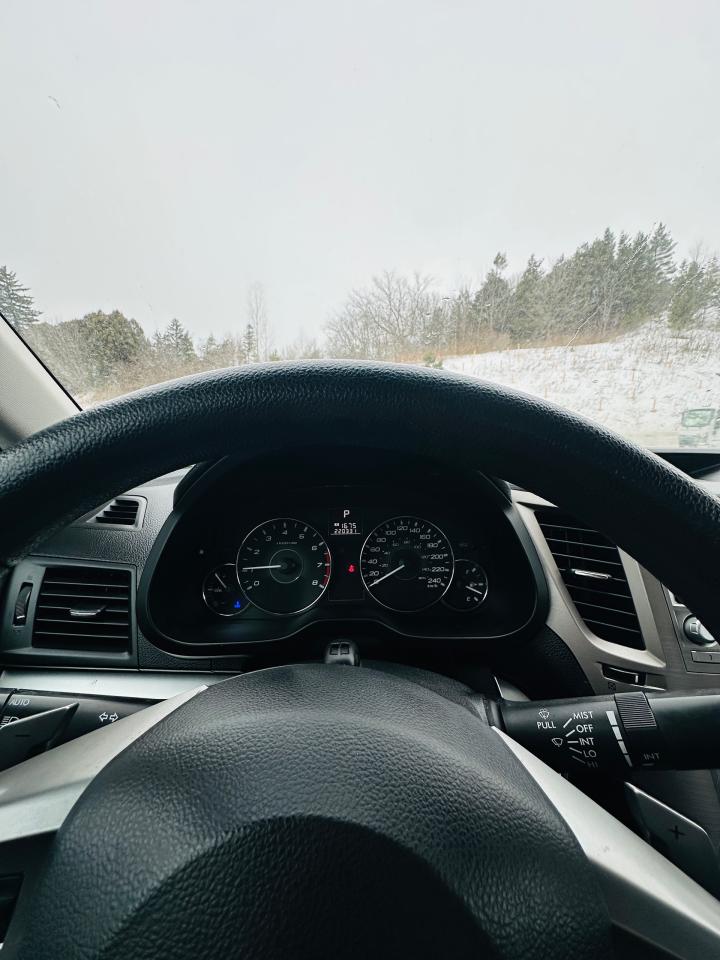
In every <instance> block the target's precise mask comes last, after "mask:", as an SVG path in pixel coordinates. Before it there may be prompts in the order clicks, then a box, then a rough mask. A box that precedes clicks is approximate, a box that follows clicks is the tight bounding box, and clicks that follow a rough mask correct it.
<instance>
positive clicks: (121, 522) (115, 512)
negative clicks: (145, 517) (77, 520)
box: [88, 497, 145, 529]
mask: <svg viewBox="0 0 720 960" xmlns="http://www.w3.org/2000/svg"><path fill="white" fill-rule="evenodd" d="M144 504H145V501H144V500H143V499H141V498H140V497H116V498H115V499H114V500H111V501H110V503H108V504H106V506H104V507H103V508H102V510H101V511H100V512H99V513H96V514H94V515H93V516H92V517H91V518H90V520H89V521H88V523H92V524H96V523H100V524H104V525H107V526H112V527H123V528H131V529H136V528H137V527H139V526H140V525H141V522H142V513H141V508H142V507H143V506H144Z"/></svg>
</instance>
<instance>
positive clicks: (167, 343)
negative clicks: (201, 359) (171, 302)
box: [154, 317, 197, 365]
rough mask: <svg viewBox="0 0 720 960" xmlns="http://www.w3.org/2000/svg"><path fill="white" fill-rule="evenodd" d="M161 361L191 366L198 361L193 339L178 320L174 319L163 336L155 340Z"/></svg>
mask: <svg viewBox="0 0 720 960" xmlns="http://www.w3.org/2000/svg"><path fill="white" fill-rule="evenodd" d="M154 342H155V349H156V351H157V353H158V354H159V355H160V357H161V359H163V360H165V361H169V362H170V363H174V364H176V365H190V364H192V362H193V361H194V360H196V359H197V354H196V353H195V347H194V345H193V342H192V337H191V336H190V334H189V333H188V331H187V330H186V329H185V327H184V326H183V325H182V323H180V321H179V320H178V319H177V318H175V317H174V318H173V319H172V320H171V321H170V323H168V325H167V327H166V328H165V330H164V331H163V332H162V333H161V334H156V335H155V338H154Z"/></svg>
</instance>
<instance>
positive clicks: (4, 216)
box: [0, 0, 720, 343]
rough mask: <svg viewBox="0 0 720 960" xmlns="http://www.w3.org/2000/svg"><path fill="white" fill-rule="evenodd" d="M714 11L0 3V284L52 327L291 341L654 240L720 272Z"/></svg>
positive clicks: (424, 1)
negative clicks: (368, 290)
mask: <svg viewBox="0 0 720 960" xmlns="http://www.w3.org/2000/svg"><path fill="white" fill-rule="evenodd" d="M719 49H720V3H717V2H716V0H708V2H699V0H698V2H692V0H690V2H688V0H676V2H672V3H668V2H662V0H647V2H628V0H620V2H612V0H598V2H579V0H568V2H555V0H546V2H538V0H528V2H500V0H495V2H493V3H484V2H481V0H468V2H460V0H437V2H435V0H433V2H430V0H404V2H393V0H379V2H376V0H361V2H354V3H348V2H343V0H323V2H315V0H301V2H286V3H279V2H271V0H265V2H253V3H243V2H233V0H228V2H223V0H203V2H193V3H187V2H186V3H181V2H178V0H163V2H160V0H141V2H136V0H132V2H131V0H123V2H114V3H109V2H98V0H86V2H76V0H72V2H71V0H62V2H58V0H49V2H34V0H18V2H14V0H13V2H11V0H2V5H1V6H0V104H1V113H2V127H1V128H0V129H1V130H2V139H1V143H0V264H2V263H6V264H7V265H8V267H10V268H11V269H14V270H16V271H17V273H18V276H19V278H20V279H21V280H22V281H23V282H24V283H25V284H26V285H27V286H28V287H30V288H31V290H32V292H33V294H34V295H35V298H36V301H37V303H38V305H39V307H40V308H41V309H42V311H43V312H44V314H45V316H46V318H50V319H53V318H58V319H68V318H70V317H73V316H78V315H81V314H82V313H85V312H87V311H89V310H92V309H97V308H102V309H106V310H107V309H111V308H114V307H118V308H120V309H121V310H123V311H124V312H125V313H126V314H128V315H131V316H134V317H136V318H137V319H138V320H139V321H141V323H142V324H143V325H144V327H145V328H146V330H147V331H148V332H149V333H152V332H153V331H154V330H155V329H157V328H158V327H162V326H164V325H165V324H166V323H167V321H168V320H169V319H170V318H171V317H173V316H177V317H179V318H180V319H181V320H182V321H183V322H184V323H185V324H186V325H187V326H188V327H189V328H190V329H191V330H192V331H193V333H194V334H196V335H198V336H202V335H203V334H204V333H206V332H208V331H209V330H210V329H214V330H215V331H216V332H223V331H225V330H228V329H230V328H232V327H233V326H234V325H239V324H241V323H242V322H243V313H244V301H245V292H246V288H247V286H248V285H249V284H250V283H253V282H261V283H262V284H264V286H265V288H266V291H267V298H268V305H269V311H270V319H271V323H272V326H273V330H274V333H275V339H276V341H278V342H281V343H282V342H284V341H286V340H288V339H290V338H291V337H292V335H293V333H294V332H296V331H297V330H299V329H300V328H303V329H304V330H305V332H306V333H312V332H315V331H317V330H319V328H320V327H321V325H322V323H323V322H324V321H325V320H326V319H327V318H328V316H329V315H330V314H331V313H332V311H333V309H334V308H336V307H337V306H338V305H339V304H341V303H342V301H343V299H344V297H345V295H346V294H347V292H348V291H349V290H350V289H351V288H352V287H353V286H357V285H362V284H365V283H366V282H368V281H369V279H370V278H371V276H372V275H373V273H376V272H378V271H380V270H383V269H385V268H391V269H392V268H394V269H397V270H400V271H412V270H419V271H422V272H429V273H431V274H433V275H434V276H435V277H436V278H437V280H438V285H439V286H441V287H443V288H444V289H446V290H447V291H452V290H453V289H456V288H457V286H458V285H459V284H460V283H461V282H462V281H463V280H470V281H472V280H474V279H476V278H478V277H479V276H481V275H482V273H483V272H484V271H485V270H486V269H487V268H488V266H489V265H490V263H491V261H492V258H493V256H494V254H495V252H496V251H497V250H499V249H500V250H504V251H506V252H507V254H508V257H509V261H510V268H511V270H512V271H519V270H521V269H522V267H523V265H524V262H525V260H526V259H527V257H528V256H529V254H530V253H533V252H534V253H535V254H537V255H538V256H541V257H545V258H547V259H548V260H551V259H552V258H554V257H556V256H557V255H559V254H560V253H562V252H564V251H565V252H568V251H571V250H572V249H573V248H574V247H575V246H576V245H577V244H578V243H580V242H582V241H583V240H586V239H589V238H591V237H592V236H594V235H596V234H598V233H600V232H602V230H603V228H604V227H605V226H606V225H611V226H612V227H613V228H615V229H616V230H620V229H623V228H624V229H627V230H630V231H635V230H637V229H649V228H650V227H651V226H652V225H653V224H654V223H656V222H657V221H658V220H663V221H665V222H666V223H667V224H668V225H669V227H670V229H671V230H672V232H673V234H674V236H675V237H676V238H677V240H678V242H679V245H680V248H681V249H682V250H687V249H689V248H690V247H691V246H692V245H693V244H694V243H696V242H697V241H704V242H705V243H706V244H707V245H708V247H710V248H714V249H720V121H719V120H718V117H719V116H720V103H719V102H718V101H719V100H720V56H719V52H718V51H719Z"/></svg>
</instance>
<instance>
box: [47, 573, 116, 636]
mask: <svg viewBox="0 0 720 960" xmlns="http://www.w3.org/2000/svg"><path fill="white" fill-rule="evenodd" d="M131 616H132V580H131V576H130V571H129V570H116V569H113V568H111V567H79V566H77V567H76V566H63V567H59V566H58V567H47V568H46V570H45V576H44V577H43V582H42V585H41V587H40V594H39V596H38V601H37V605H36V607H35V619H34V622H33V641H32V642H33V646H35V647H46V648H50V649H53V650H58V649H62V650H103V651H108V652H118V651H126V650H129V649H130V637H131V632H130V631H131Z"/></svg>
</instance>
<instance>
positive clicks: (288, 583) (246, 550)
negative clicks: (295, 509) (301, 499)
mask: <svg viewBox="0 0 720 960" xmlns="http://www.w3.org/2000/svg"><path fill="white" fill-rule="evenodd" d="M237 576H238V580H239V582H240V586H241V587H242V590H243V593H244V594H245V596H246V597H247V599H248V600H250V601H251V602H252V603H254V604H255V606H256V607H259V608H260V610H263V611H265V612H266V613H278V614H284V615H285V616H289V615H290V614H292V613H301V612H302V611H303V610H307V608H308V607H311V606H312V605H313V604H314V603H317V601H318V600H319V599H320V597H321V596H322V595H323V593H324V592H325V588H326V587H327V585H328V582H329V580H330V551H329V550H328V546H327V544H326V543H325V541H324V540H323V538H322V537H321V536H320V534H319V533H318V532H317V530H316V529H315V528H314V527H311V526H310V524H308V523H303V522H302V520H292V519H290V518H287V517H284V518H280V519H277V520H268V521H266V522H265V523H260V524H258V526H257V527H255V528H254V529H253V530H251V531H250V533H249V534H248V535H247V536H246V537H245V539H244V540H243V542H242V546H241V547H240V549H239V550H238V556H237Z"/></svg>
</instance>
